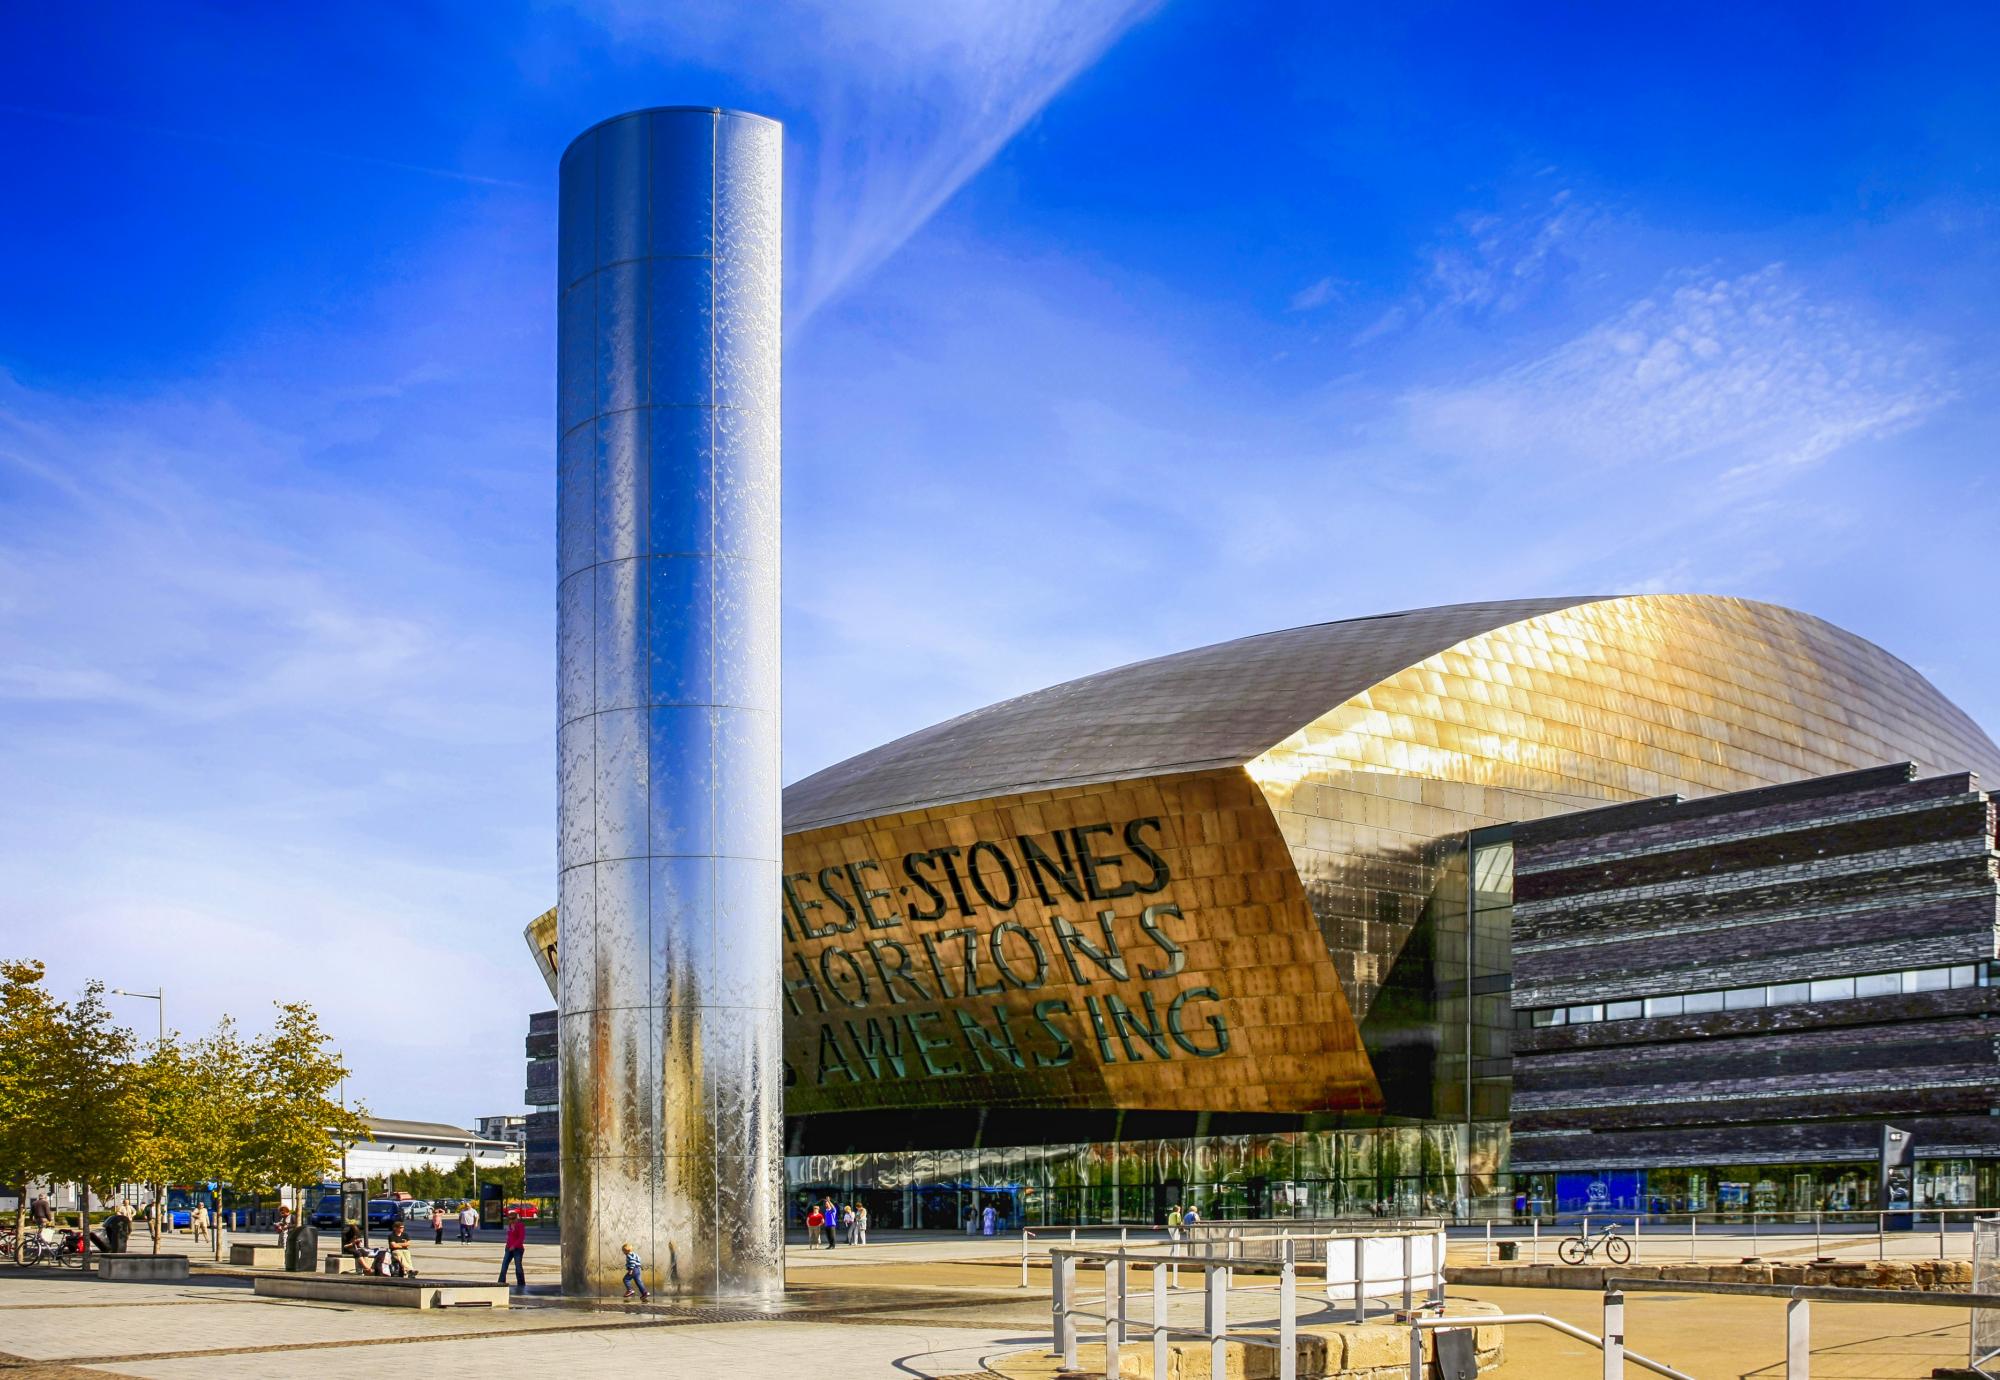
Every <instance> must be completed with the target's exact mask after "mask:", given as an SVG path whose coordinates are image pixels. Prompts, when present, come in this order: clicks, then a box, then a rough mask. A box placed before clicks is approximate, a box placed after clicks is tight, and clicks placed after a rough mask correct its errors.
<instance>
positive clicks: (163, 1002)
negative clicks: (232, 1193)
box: [83, 987, 222, 1251]
mask: <svg viewBox="0 0 2000 1380" xmlns="http://www.w3.org/2000/svg"><path fill="white" fill-rule="evenodd" d="M111 995H112V996H114V997H138V998H139V999H140V1000H141V1001H150V1002H157V1003H159V1008H160V1009H159V1016H160V1040H159V1042H160V1044H161V1045H162V1046H164V1045H165V1044H166V1043H167V989H166V988H165V987H161V988H159V989H157V990H155V991H152V992H131V991H127V990H126V989H125V988H123V987H114V988H112V989H111ZM160 1196H161V1195H160V1194H158V1193H156V1194H155V1195H154V1201H153V1210H152V1218H153V1226H152V1232H153V1249H154V1250H155V1251H157V1250H159V1249H160V1229H161V1227H162V1226H163V1225H164V1224H163V1223H162V1222H161V1221H160V1214H161V1213H162V1212H163V1211H164V1210H165V1208H166V1204H165V1203H162V1202H160V1201H159V1198H160ZM215 1202H216V1206H217V1207H220V1206H221V1205H222V1199H221V1197H220V1196H218V1197H217V1198H216V1200H215ZM84 1209H85V1210H84V1214H83V1221H84V1225H85V1228H86V1233H85V1234H86V1235H88V1227H89V1224H90V1212H89V1200H88V1197H87V1196H86V1199H85V1203H84Z"/></svg>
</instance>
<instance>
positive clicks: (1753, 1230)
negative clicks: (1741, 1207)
mask: <svg viewBox="0 0 2000 1380" xmlns="http://www.w3.org/2000/svg"><path fill="white" fill-rule="evenodd" d="M1758 1253H1759V1252H1758V1250H1757V1209H1755V1208H1752V1209H1750V1254H1752V1255H1757V1254H1758Z"/></svg>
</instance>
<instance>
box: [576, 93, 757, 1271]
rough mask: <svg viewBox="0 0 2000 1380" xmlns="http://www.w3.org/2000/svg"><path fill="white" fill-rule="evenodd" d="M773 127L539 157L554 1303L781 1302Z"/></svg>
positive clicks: (747, 124)
mask: <svg viewBox="0 0 2000 1380" xmlns="http://www.w3.org/2000/svg"><path fill="white" fill-rule="evenodd" d="M780 143H781V131H780V128H779V126H778V125H777V124H775V123H774V122H772V121H770V120H766V119H763V118H761V117H758V116H754V115H742V114H737V113H735V112H731V111H722V110H711V109H682V108H675V109H662V110H647V111H640V112H636V113H634V114H630V115H622V116H619V117H618V118H616V119H613V120H608V121H606V122H605V123H603V124H601V125H598V126H596V127H594V128H592V129H590V130H588V131H586V132H585V133H584V134H583V135H581V136H580V137H579V138H578V139H577V140H576V142H575V143H573V144H571V145H570V147H569V150H568V152H566V153H565V154H564V155H563V160H562V209H561V216H562V224H561V234H560V249H559V254H558V258H559V262H560V281H559V288H560V292H561V309H560V317H559V320H560V326H559V332H558V334H559V352H560V359H559V362H558V369H557V374H558V389H557V394H558V396H557V412H558V434H559V436H560V446H559V460H558V469H559V478H558V504H557V510H558V517H557V525H558V528H559V533H558V542H557V545H558V555H557V564H558V579H559V582H560V583H559V590H560V593H559V595H558V599H557V634H556V636H557V643H558V657H559V662H560V671H559V686H558V700H559V730H558V742H557V755H558V763H557V778H558V782H559V787H560V805H559V810H558V815H559V822H558V835H559V849H558V851H559V860H560V867H561V879H560V885H559V890H558V907H559V909H558V925H559V934H558V941H557V953H558V965H559V970H560V987H561V992H560V998H559V999H560V1006H561V1036H560V1052H561V1053H560V1059H561V1077H562V1234H563V1291H564V1292H565V1293H567V1294H577V1295H604V1294H609V1293H612V1292H614V1291H617V1290H620V1289H621V1287H622V1286H621V1279H622V1276H623V1275H624V1272H625V1258H624V1248H625V1247H626V1246H627V1245H629V1246H630V1247H631V1249H633V1250H634V1251H636V1252H637V1253H638V1254H639V1255H640V1256H641V1257H642V1258H643V1259H644V1262H645V1279H646V1284H647V1286H648V1288H651V1289H656V1290H658V1291H659V1292H661V1293H663V1294H668V1295H676V1294H678V1295H711V1296H734V1297H755V1296H763V1295H768V1294H773V1293H776V1292H778V1291H779V1290H781V1289H782V1288H783V1286H784V1264H783V1262H784V1249H783V1226H784V1224H783V1211H784V1192H783V1188H784V1186H783V1178H782V1174H783V1167H782V1165H783V1162H782V1159H781V1158H780V1157H781V1153H782V1136H783V1095H784V1093H783V1078H782V1069H783V1064H782V1058H781V1053H780V1048H781V1044H780V1042H781V1034H780V1027H779V1006H778V1002H779V988H778V983H779V923H780V922H779V870H780V858H781V854H780V822H779V809H780V805H779V786H778V357H779V350H778V341H779V189H780V180H781V179H780Z"/></svg>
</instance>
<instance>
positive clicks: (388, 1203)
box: [368, 1198, 408, 1227]
mask: <svg viewBox="0 0 2000 1380" xmlns="http://www.w3.org/2000/svg"><path fill="white" fill-rule="evenodd" d="M407 1207H408V1204H406V1203H405V1202H403V1200H402V1199H400V1198H370V1199H369V1200H368V1225H369V1226H371V1227H387V1226H391V1225H393V1224H395V1223H397V1222H400V1221H402V1220H403V1216H404V1212H405V1210H406V1209H407Z"/></svg>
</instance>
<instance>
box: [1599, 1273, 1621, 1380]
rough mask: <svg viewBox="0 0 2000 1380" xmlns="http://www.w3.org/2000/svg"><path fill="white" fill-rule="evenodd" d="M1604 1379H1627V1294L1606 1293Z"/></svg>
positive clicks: (1608, 1291)
mask: <svg viewBox="0 0 2000 1380" xmlns="http://www.w3.org/2000/svg"><path fill="white" fill-rule="evenodd" d="M1604 1380H1625V1296H1624V1295H1623V1294H1620V1293H1617V1292H1615V1291H1610V1290H1607V1291H1606V1292H1605V1295H1604Z"/></svg>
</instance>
